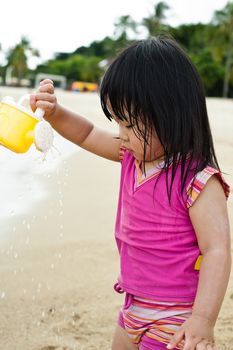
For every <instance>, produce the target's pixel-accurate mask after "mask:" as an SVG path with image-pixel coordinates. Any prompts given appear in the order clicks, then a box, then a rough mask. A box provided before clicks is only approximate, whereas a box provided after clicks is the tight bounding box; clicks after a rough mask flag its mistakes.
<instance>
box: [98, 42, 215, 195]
mask: <svg viewBox="0 0 233 350" xmlns="http://www.w3.org/2000/svg"><path fill="white" fill-rule="evenodd" d="M100 99H101V105H102V109H103V111H104V113H105V115H106V116H107V118H108V119H109V120H112V115H111V112H110V111H109V108H108V105H109V103H110V105H111V109H112V111H113V113H114V115H116V116H117V117H118V118H119V119H121V120H126V119H127V118H128V119H129V122H130V124H133V125H135V129H134V132H135V133H138V136H140V137H142V138H143V140H144V146H146V145H147V144H148V138H149V135H150V134H151V132H153V131H156V133H157V136H158V138H159V141H160V143H161V145H162V146H163V149H164V167H163V170H164V171H166V184H167V193H168V197H169V202H170V199H171V192H172V185H173V180H174V177H175V173H176V170H177V166H178V164H179V163H181V184H182V186H181V192H182V193H183V190H184V187H185V183H186V179H187V176H188V173H189V171H193V173H194V177H195V176H196V174H197V173H198V172H199V171H201V170H203V169H204V168H205V167H206V166H207V165H210V166H212V167H214V168H216V169H218V170H219V171H220V168H219V165H218V162H217V158H216V155H215V151H214V146H213V140H212V135H211V130H210V125H209V120H208V115H207V108H206V101H205V92H204V88H203V84H202V82H201V79H200V76H199V74H198V72H197V70H196V68H195V66H194V64H193V63H192V62H191V60H190V58H189V57H188V55H187V54H186V53H185V51H184V50H183V49H182V48H181V47H180V46H179V45H178V43H177V42H176V41H175V40H174V39H173V38H171V37H169V36H162V35H159V36H156V37H152V38H150V39H148V40H142V41H138V42H136V43H134V44H132V45H131V46H129V47H127V48H126V49H124V50H123V51H122V52H121V53H120V54H119V55H118V57H117V58H116V59H115V60H114V61H113V62H112V64H111V65H110V66H109V68H108V69H107V71H106V73H105V75H104V77H103V79H102V83H101V87H100ZM125 111H127V115H128V116H127V118H126V116H125ZM140 125H143V128H142V127H140ZM145 148H146V147H144V161H145ZM187 159H188V161H187ZM187 162H188V164H187ZM170 166H171V169H172V175H171V182H170V188H169V189H168V168H169V167H170ZM144 170H145V169H144Z"/></svg>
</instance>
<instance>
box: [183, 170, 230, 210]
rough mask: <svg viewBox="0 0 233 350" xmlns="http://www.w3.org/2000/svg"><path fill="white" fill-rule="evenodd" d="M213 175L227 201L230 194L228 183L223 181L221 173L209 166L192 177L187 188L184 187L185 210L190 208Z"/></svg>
mask: <svg viewBox="0 0 233 350" xmlns="http://www.w3.org/2000/svg"><path fill="white" fill-rule="evenodd" d="M213 175H215V176H216V177H217V179H218V180H219V182H220V184H221V186H222V188H223V191H224V193H225V197H226V199H228V197H229V194H230V186H229V185H228V183H227V182H226V181H225V179H224V177H223V175H222V173H221V172H220V171H219V170H217V169H215V168H213V167H211V166H206V167H205V168H204V169H203V170H201V171H199V172H198V173H197V174H196V175H195V176H193V177H192V179H191V180H190V181H189V183H188V185H187V187H186V193H187V201H186V206H187V208H190V207H191V206H192V205H193V204H194V202H195V201H196V199H197V198H198V196H199V195H200V193H201V192H202V190H203V189H204V187H205V186H206V184H207V182H208V180H209V179H210V178H211V177H212V176H213Z"/></svg>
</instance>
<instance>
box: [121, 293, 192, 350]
mask: <svg viewBox="0 0 233 350" xmlns="http://www.w3.org/2000/svg"><path fill="white" fill-rule="evenodd" d="M192 307H193V302H161V301H156V300H152V299H145V298H140V297H137V296H134V295H132V294H129V293H126V295H125V302H124V306H123V308H122V309H121V310H120V313H119V319H118V324H119V325H120V326H121V327H122V328H124V329H125V330H126V332H127V333H128V335H129V337H130V338H131V339H132V342H133V343H134V344H135V345H138V346H139V348H140V350H157V349H166V346H167V344H168V343H169V340H170V338H171V337H172V336H173V334H174V333H175V332H176V331H178V330H179V328H180V326H181V325H182V324H183V323H184V322H185V321H186V320H187V319H188V318H189V317H190V316H191V314H192ZM183 344H184V342H183V341H182V342H181V343H180V344H179V345H178V346H177V348H175V349H183Z"/></svg>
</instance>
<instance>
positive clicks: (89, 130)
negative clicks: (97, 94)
mask: <svg viewBox="0 0 233 350" xmlns="http://www.w3.org/2000/svg"><path fill="white" fill-rule="evenodd" d="M30 103H31V107H32V109H35V108H36V107H39V108H42V109H43V110H45V112H46V113H45V119H46V120H47V121H49V123H50V124H51V125H52V127H53V128H54V129H55V130H56V131H57V132H58V133H59V134H60V135H62V136H63V137H65V138H66V139H67V140H69V141H71V142H73V143H75V144H77V145H79V146H80V147H82V148H84V149H85V150H87V151H90V152H92V153H95V154H96V155H98V156H100V157H103V158H107V159H109V160H113V161H117V162H119V160H120V159H119V150H120V145H121V141H120V139H119V138H118V139H117V138H116V137H117V136H118V135H116V134H112V133H109V132H107V131H105V130H102V129H99V128H97V127H95V126H94V124H92V123H91V122H90V121H89V120H88V119H86V118H84V117H81V116H79V115H78V114H75V113H73V112H71V111H69V110H68V109H66V108H64V107H62V106H60V105H59V104H57V100H56V97H55V95H54V87H53V84H52V82H51V80H49V79H46V80H44V81H43V82H42V83H41V85H40V88H39V91H38V92H37V93H36V94H34V95H31V100H30Z"/></svg>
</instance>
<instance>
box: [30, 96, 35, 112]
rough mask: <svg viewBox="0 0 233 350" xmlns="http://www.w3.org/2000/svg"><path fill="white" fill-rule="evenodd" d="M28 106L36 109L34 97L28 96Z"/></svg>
mask: <svg viewBox="0 0 233 350" xmlns="http://www.w3.org/2000/svg"><path fill="white" fill-rule="evenodd" d="M30 106H31V108H32V109H35V108H36V95H33V94H32V95H30Z"/></svg>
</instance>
